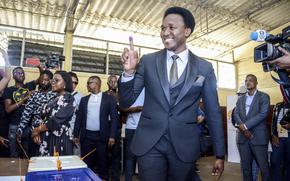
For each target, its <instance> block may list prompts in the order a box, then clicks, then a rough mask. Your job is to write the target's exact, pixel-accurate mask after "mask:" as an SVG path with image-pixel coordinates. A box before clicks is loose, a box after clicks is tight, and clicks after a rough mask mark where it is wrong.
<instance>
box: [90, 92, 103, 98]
mask: <svg viewBox="0 0 290 181" xmlns="http://www.w3.org/2000/svg"><path fill="white" fill-rule="evenodd" d="M91 95H92V96H93V97H101V95H102V92H99V93H97V94H94V93H92V94H91Z"/></svg>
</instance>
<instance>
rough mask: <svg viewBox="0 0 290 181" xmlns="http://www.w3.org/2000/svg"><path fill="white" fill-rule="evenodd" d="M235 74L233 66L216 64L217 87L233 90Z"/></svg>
mask: <svg viewBox="0 0 290 181" xmlns="http://www.w3.org/2000/svg"><path fill="white" fill-rule="evenodd" d="M235 72H236V71H235V66H234V65H233V64H229V63H222V62H218V87H220V88H228V89H235V88H236V73H235Z"/></svg>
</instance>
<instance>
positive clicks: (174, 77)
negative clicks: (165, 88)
mask: <svg viewBox="0 0 290 181" xmlns="http://www.w3.org/2000/svg"><path fill="white" fill-rule="evenodd" d="M171 58H172V60H173V63H172V65H171V68H170V79H169V80H170V85H174V84H175V83H176V82H177V80H178V72H177V59H178V58H179V57H178V55H172V56H171Z"/></svg>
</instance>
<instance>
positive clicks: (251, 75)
mask: <svg viewBox="0 0 290 181" xmlns="http://www.w3.org/2000/svg"><path fill="white" fill-rule="evenodd" d="M248 77H253V78H254V80H255V81H256V82H258V79H257V77H256V76H255V75H254V74H248V75H247V76H246V78H248Z"/></svg>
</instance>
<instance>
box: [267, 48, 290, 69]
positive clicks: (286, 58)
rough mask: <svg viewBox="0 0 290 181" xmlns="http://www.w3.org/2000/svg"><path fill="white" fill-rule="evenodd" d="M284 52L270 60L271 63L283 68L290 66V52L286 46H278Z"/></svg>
mask: <svg viewBox="0 0 290 181" xmlns="http://www.w3.org/2000/svg"><path fill="white" fill-rule="evenodd" d="M278 48H279V50H280V51H281V52H282V53H283V54H284V55H283V56H282V57H280V58H277V59H275V60H272V61H269V63H270V64H275V65H277V66H278V67H280V68H282V69H287V68H290V53H289V52H288V51H287V50H285V49H284V48H281V47H278Z"/></svg>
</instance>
